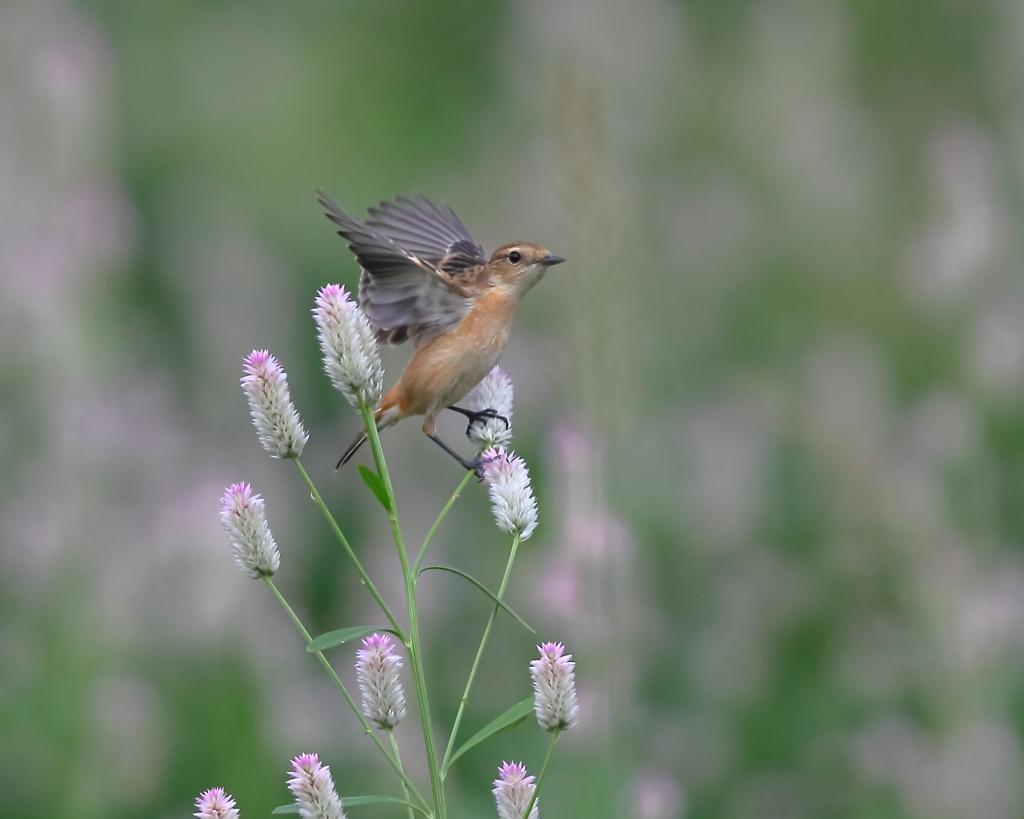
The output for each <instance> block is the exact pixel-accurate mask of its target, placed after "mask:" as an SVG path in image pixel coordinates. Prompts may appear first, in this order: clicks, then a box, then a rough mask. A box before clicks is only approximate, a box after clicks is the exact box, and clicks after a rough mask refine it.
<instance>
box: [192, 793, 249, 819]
mask: <svg viewBox="0 0 1024 819" xmlns="http://www.w3.org/2000/svg"><path fill="white" fill-rule="evenodd" d="M192 815H193V816H196V817H198V819H238V817H239V813H238V810H237V809H236V808H235V800H234V799H232V798H231V797H230V796H228V795H227V794H226V793H224V789H223V788H211V789H210V790H208V791H203V792H202V793H201V794H199V798H198V799H197V800H196V812H195V813H193V814H192Z"/></svg>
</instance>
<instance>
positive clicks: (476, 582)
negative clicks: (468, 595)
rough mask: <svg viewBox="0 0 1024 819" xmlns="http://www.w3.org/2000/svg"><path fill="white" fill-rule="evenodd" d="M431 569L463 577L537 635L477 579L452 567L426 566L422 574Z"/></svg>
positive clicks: (534, 632) (533, 631) (531, 627)
mask: <svg viewBox="0 0 1024 819" xmlns="http://www.w3.org/2000/svg"><path fill="white" fill-rule="evenodd" d="M431 569H433V570H435V571H439V572H451V573H452V574H457V575H458V576H459V577H462V578H464V579H466V580H468V581H469V582H470V583H472V584H473V585H474V586H476V587H477V588H478V589H480V591H482V592H483V593H484V594H486V595H487V596H488V597H490V598H491V600H493V601H494V602H495V603H496V604H497V605H498V606H500V607H501V608H503V609H505V611H507V612H508V613H509V614H511V615H512V616H513V617H515V618H516V620H517V621H518V622H519V624H520V625H521V626H522V627H523V628H525V629H526V630H527V631H529V632H532V633H533V634H536V633H537V632H536V631H535V630H534V628H533V626H531V625H530V624H529V623H527V622H526V621H525V620H524V619H523V618H522V617H520V616H519V615H518V614H516V613H515V612H514V611H512V609H510V608H509V607H508V606H506V605H505V604H504V603H503V602H502V601H501V600H499V599H498V595H496V594H495V593H494V592H492V591H491V590H490V589H488V588H487V587H486V586H485V585H484V584H483V583H481V582H480V581H479V580H477V579H476V578H474V577H470V576H469V575H468V574H466V573H465V572H463V571H459V570H458V569H453V568H452V567H451V566H424V567H423V568H422V569H420V574H422V573H423V572H426V571H430V570H431Z"/></svg>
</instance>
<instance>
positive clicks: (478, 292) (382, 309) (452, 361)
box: [319, 191, 565, 469]
mask: <svg viewBox="0 0 1024 819" xmlns="http://www.w3.org/2000/svg"><path fill="white" fill-rule="evenodd" d="M319 193H320V198H319V201H320V204H321V205H323V207H324V208H325V209H326V213H327V218H328V219H330V220H331V221H332V222H334V223H335V224H336V225H338V226H339V227H340V228H341V230H339V231H338V234H339V235H340V236H342V237H344V238H345V239H347V240H348V243H349V245H348V246H349V249H350V250H351V251H352V252H353V253H354V254H355V256H356V259H357V260H358V262H359V266H360V267H361V268H362V273H361V275H360V277H359V304H360V307H361V308H362V310H363V312H364V313H365V314H366V317H367V319H369V321H370V324H371V326H372V327H373V329H374V330H375V331H376V333H377V339H378V340H379V341H382V342H387V343H389V344H401V343H402V342H403V341H405V340H406V339H412V343H413V355H412V358H411V359H410V360H409V363H408V364H407V365H406V367H405V372H403V373H402V377H401V378H400V379H399V380H398V383H396V384H395V386H393V387H392V388H391V389H390V391H388V393H387V394H386V395H385V396H384V397H383V398H382V399H381V402H380V405H379V406H378V407H377V409H376V412H375V413H374V418H375V420H376V423H377V429H383V428H384V427H389V426H391V425H392V424H396V423H398V422H399V421H401V420H402V419H403V418H408V417H409V416H410V415H425V416H426V418H425V420H424V421H423V431H424V432H425V433H426V434H427V435H428V436H429V437H430V438H431V439H433V440H434V441H435V442H436V443H437V444H439V445H440V446H441V448H442V449H444V450H445V451H446V452H447V453H448V454H449V455H451V456H452V457H453V458H455V459H456V460H457V461H458V462H459V463H461V464H462V465H463V466H464V467H466V468H467V469H477V468H478V467H479V460H476V461H467V460H465V459H464V458H462V457H461V456H459V455H458V454H457V453H455V452H454V451H453V450H451V449H450V448H449V447H448V446H447V445H446V444H445V443H444V442H443V441H442V440H441V439H440V438H438V437H437V435H436V434H435V419H436V418H437V416H438V414H439V413H440V412H441V410H443V409H452V410H455V411H456V412H460V413H462V414H463V415H465V416H466V417H468V418H469V419H470V421H472V420H473V419H474V418H478V417H490V418H494V417H498V416H497V415H496V413H495V411H494V410H483V411H482V412H474V411H473V410H468V409H464V408H462V407H458V406H455V405H456V404H457V402H459V401H461V400H462V399H463V398H464V397H465V396H466V394H467V393H468V392H469V391H470V390H471V389H473V387H475V386H476V385H477V384H478V383H479V382H480V380H481V379H482V378H483V377H484V376H485V375H487V373H489V372H490V371H491V369H492V368H493V367H494V365H495V364H497V363H498V359H499V358H500V357H501V354H502V353H503V352H504V350H505V345H506V344H507V343H508V336H509V331H510V330H511V329H512V320H513V319H514V318H515V316H516V313H517V312H518V310H519V302H520V301H521V300H522V298H523V296H524V295H526V293H527V291H528V290H529V289H530V288H531V287H533V286H534V285H535V284H536V283H537V282H539V281H540V280H541V278H542V277H543V276H544V273H545V272H546V271H547V269H548V268H549V267H551V266H552V265H556V264H561V263H562V262H564V261H565V259H563V258H562V257H561V256H555V255H554V254H552V253H548V251H547V250H546V249H545V248H543V247H541V246H540V245H537V244H533V243H532V242H513V243H511V244H507V245H504V246H502V247H500V248H498V249H497V250H496V251H494V253H493V254H492V255H491V257H490V259H488V258H487V257H486V256H485V255H484V250H483V248H482V247H480V245H478V244H477V243H476V242H475V241H474V240H473V237H472V236H470V235H469V232H468V231H467V230H466V228H465V227H464V226H463V224H462V222H461V221H460V220H459V217H458V216H456V215H455V212H454V211H453V210H452V209H451V208H449V207H448V206H447V205H435V204H434V203H433V202H431V201H430V200H429V199H427V198H426V197H424V196H415V197H414V198H412V199H407V198H405V197H401V196H400V197H398V198H397V199H396V200H395V201H394V202H381V203H380V206H379V207H376V208H370V209H369V211H370V219H368V220H367V221H365V222H364V221H362V220H360V219H356V218H355V217H353V216H350V215H349V214H347V213H345V211H343V210H342V209H341V208H340V207H339V206H338V205H337V204H336V203H335V202H334V201H333V200H332V199H331V198H330V197H329V196H327V195H326V194H324V193H323V192H322V191H320V192H319ZM506 423H507V421H506ZM366 437H367V436H366V431H365V430H364V431H363V432H361V433H360V434H359V435H358V436H357V437H356V439H355V440H354V441H353V442H352V444H351V445H350V446H349V448H348V449H347V450H345V454H344V455H342V456H341V460H340V461H339V462H338V466H339V467H340V466H342V465H343V464H344V463H345V462H346V461H348V460H349V458H351V457H352V456H353V455H354V454H355V452H356V450H357V449H359V447H360V445H361V444H362V443H363V442H364V441H365V440H366Z"/></svg>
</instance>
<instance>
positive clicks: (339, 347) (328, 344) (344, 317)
mask: <svg viewBox="0 0 1024 819" xmlns="http://www.w3.org/2000/svg"><path fill="white" fill-rule="evenodd" d="M313 317H314V318H315V319H316V326H317V331H318V335H319V337H320V350H321V351H322V352H323V354H324V370H325V371H326V372H327V375H328V376H329V377H330V379H331V383H332V384H334V386H335V387H336V388H337V389H339V390H341V392H342V394H343V395H344V396H345V398H347V399H348V402H349V403H350V404H351V405H352V406H353V407H357V408H358V406H359V399H360V398H362V399H363V401H364V402H365V403H366V404H368V405H369V406H371V407H375V406H376V405H377V402H378V401H379V400H380V393H381V387H382V386H383V383H384V368H383V367H382V366H381V363H380V352H379V351H378V350H377V339H376V336H375V334H374V332H373V329H372V328H371V327H370V322H369V321H367V319H366V316H365V315H363V311H362V310H360V309H359V308H358V307H357V306H356V303H355V302H354V301H352V299H351V298H350V297H349V295H348V293H347V292H345V288H344V287H341V286H340V285H337V284H329V285H327V286H326V287H324V288H322V289H321V290H320V292H319V293H318V294H317V297H316V307H315V308H314V310H313Z"/></svg>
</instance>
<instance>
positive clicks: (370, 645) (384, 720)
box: [356, 634, 405, 729]
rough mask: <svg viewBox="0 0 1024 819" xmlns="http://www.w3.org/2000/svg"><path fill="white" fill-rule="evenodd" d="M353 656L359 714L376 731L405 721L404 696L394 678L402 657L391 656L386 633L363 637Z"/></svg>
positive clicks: (399, 683)
mask: <svg viewBox="0 0 1024 819" xmlns="http://www.w3.org/2000/svg"><path fill="white" fill-rule="evenodd" d="M356 657H357V658H358V659H357V660H356V676H357V677H358V679H359V690H360V691H361V692H362V693H363V713H364V714H366V717H367V719H369V720H370V722H372V723H373V724H374V725H376V726H377V727H378V728H385V729H390V728H394V727H395V726H396V725H398V723H400V722H401V721H402V720H403V719H404V718H405V694H404V693H403V691H402V683H401V681H400V680H399V679H398V669H400V668H401V667H402V658H401V657H399V656H398V655H397V654H395V649H394V646H392V644H391V638H390V637H389V636H388V635H386V634H371V635H370V636H369V637H365V638H364V639H363V647H362V649H360V650H359V651H357V652H356Z"/></svg>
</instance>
